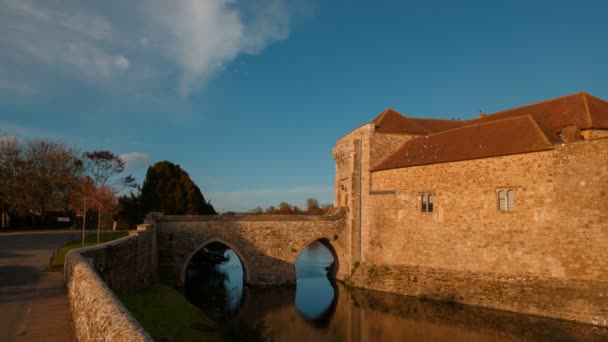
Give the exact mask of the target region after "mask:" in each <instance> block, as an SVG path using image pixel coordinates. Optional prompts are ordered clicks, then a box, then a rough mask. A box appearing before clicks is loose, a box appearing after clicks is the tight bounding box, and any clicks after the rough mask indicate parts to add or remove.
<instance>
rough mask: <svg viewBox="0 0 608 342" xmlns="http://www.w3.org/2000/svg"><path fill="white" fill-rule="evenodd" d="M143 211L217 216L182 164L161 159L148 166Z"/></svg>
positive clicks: (143, 192)
mask: <svg viewBox="0 0 608 342" xmlns="http://www.w3.org/2000/svg"><path fill="white" fill-rule="evenodd" d="M141 205H142V211H143V212H144V213H149V212H152V211H159V212H162V213H164V214H167V215H216V214H217V212H216V211H215V209H213V206H212V205H211V203H210V202H207V201H205V197H204V196H203V194H202V192H201V190H200V189H199V187H198V186H197V185H196V184H195V183H194V182H193V181H192V179H190V176H189V175H188V173H187V172H186V171H184V170H183V169H182V168H181V167H180V166H179V165H176V164H173V163H171V162H169V161H161V162H158V163H156V164H154V165H152V166H150V167H149V168H148V172H147V173H146V179H145V181H144V184H143V186H142V189H141Z"/></svg>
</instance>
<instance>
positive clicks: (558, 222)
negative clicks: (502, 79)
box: [333, 93, 608, 326]
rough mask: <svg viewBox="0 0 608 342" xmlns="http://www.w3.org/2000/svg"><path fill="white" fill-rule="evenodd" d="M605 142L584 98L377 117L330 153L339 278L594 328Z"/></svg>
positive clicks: (607, 222)
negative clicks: (341, 245)
mask: <svg viewBox="0 0 608 342" xmlns="http://www.w3.org/2000/svg"><path fill="white" fill-rule="evenodd" d="M590 108H591V109H593V110H594V111H591V110H590ZM520 114H521V116H518V115H520ZM528 114H530V115H528ZM494 117H496V118H497V119H495V120H496V121H492V120H494V119H493V118H494ZM562 127H566V128H564V129H563V132H562V131H560V130H561V129H562ZM498 129H500V130H498ZM460 131H462V132H464V133H463V134H460V135H459V132H460ZM471 134H477V136H471ZM445 137H456V138H458V140H459V141H456V140H449V139H447V138H445ZM607 138H608V103H606V102H603V101H602V100H599V99H597V98H593V97H591V96H589V95H587V94H584V93H580V94H575V95H570V96H567V97H564V98H559V99H555V100H550V101H546V102H543V103H539V104H534V105H530V106H525V107H521V108H518V109H514V110H508V111H505V112H501V113H497V114H493V115H482V116H481V117H480V119H478V120H470V121H469V122H467V121H452V122H449V121H448V120H433V119H415V118H405V117H402V116H400V115H399V114H398V113H395V112H394V111H391V110H388V111H386V112H384V113H382V114H381V115H380V116H379V117H378V118H377V119H376V120H374V121H373V122H371V123H369V124H366V125H363V126H361V127H359V128H357V129H356V130H354V131H353V132H351V133H350V134H348V135H346V136H345V137H343V138H341V139H340V140H338V142H337V143H336V147H335V148H334V151H333V153H334V158H335V160H336V183H335V194H336V195H335V205H340V206H346V207H348V209H349V214H350V218H349V219H348V221H347V224H348V225H349V227H348V229H349V230H351V231H352V236H353V250H352V254H351V255H352V262H353V264H354V265H359V267H358V268H357V269H356V272H354V274H353V276H352V278H351V279H350V282H351V284H353V285H354V286H357V287H364V288H370V289H375V290H381V291H386V292H394V293H400V294H405V295H412V296H421V297H427V298H434V299H439V300H446V301H451V302H460V303H466V304H472V305H478V306H485V307H491V308H497V309H502V310H508V311H514V312H522V313H528V314H534V315H541V316H549V317H554V318H560V319H567V320H572V321H578V322H584V323H591V324H597V325H602V326H608V252H607V251H608V139H607ZM500 139H504V140H503V141H501V140H500ZM470 141H475V144H478V145H479V146H477V145H474V144H473V143H469V142H470ZM477 141H479V142H477ZM467 144H468V145H467ZM513 146H515V147H513ZM514 148H519V149H520V151H517V150H515V151H513V149H514ZM434 158H437V159H438V160H440V161H441V162H433V160H434ZM501 189H508V190H512V191H513V193H514V208H513V210H500V208H499V203H498V201H499V199H498V191H500V190H501ZM422 194H432V195H433V202H434V203H433V206H434V207H433V211H432V212H422V208H421V206H422V197H421V196H422Z"/></svg>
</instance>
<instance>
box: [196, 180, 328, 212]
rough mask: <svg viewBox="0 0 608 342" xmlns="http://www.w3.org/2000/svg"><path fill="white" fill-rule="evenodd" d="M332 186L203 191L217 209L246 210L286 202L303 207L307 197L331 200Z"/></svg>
mask: <svg viewBox="0 0 608 342" xmlns="http://www.w3.org/2000/svg"><path fill="white" fill-rule="evenodd" d="M333 190H334V189H333V188H332V187H328V186H327V187H326V186H298V187H290V188H285V189H247V190H239V191H211V192H204V196H205V199H207V200H211V204H213V206H214V208H215V209H216V210H219V211H228V210H233V211H248V210H251V209H254V208H255V207H262V208H267V207H269V206H271V205H272V206H277V205H278V204H279V203H280V202H288V203H291V204H294V205H297V206H300V207H304V205H305V201H306V199H307V198H311V197H313V198H317V199H318V200H319V201H320V202H321V203H331V202H332V201H333Z"/></svg>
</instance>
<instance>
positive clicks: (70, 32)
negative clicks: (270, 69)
mask: <svg viewBox="0 0 608 342" xmlns="http://www.w3.org/2000/svg"><path fill="white" fill-rule="evenodd" d="M290 1H292V0H257V1H255V3H253V2H248V1H235V0H181V1H165V0H142V1H139V2H116V3H113V4H112V6H108V5H107V3H106V2H98V3H95V2H87V1H80V0H64V1H61V2H40V1H34V0H0V71H5V72H6V73H8V75H9V77H10V78H11V79H12V80H13V81H16V80H21V79H24V78H23V77H22V76H23V73H26V72H28V71H27V70H31V71H30V72H32V73H34V72H36V73H37V74H36V75H41V76H43V75H44V73H45V72H46V73H51V74H52V73H60V74H63V75H65V76H68V77H72V78H75V79H76V80H78V81H79V82H85V83H87V84H93V85H95V86H100V87H104V88H107V89H112V88H115V87H114V86H115V85H116V84H120V85H125V82H130V83H134V84H135V85H134V87H135V88H137V87H149V85H150V84H158V85H159V87H160V86H161V85H162V82H165V81H166V80H167V79H176V80H178V81H177V82H178V83H177V84H175V85H174V87H175V88H176V89H179V91H180V92H181V93H182V94H183V95H187V94H190V93H191V92H192V91H194V90H196V89H199V88H200V87H201V86H203V85H204V84H205V82H207V81H208V80H209V79H210V78H212V77H213V76H214V75H216V74H217V73H218V72H220V71H222V70H223V69H224V67H225V66H226V65H227V64H229V63H230V62H232V61H233V60H234V59H235V58H236V57H238V56H239V55H241V54H256V53H259V52H261V51H262V50H263V49H264V48H265V47H266V46H268V45H269V44H271V43H273V42H276V41H280V40H284V39H286V38H287V36H288V32H289V26H290V24H291V20H292V17H293V7H294V5H295V2H293V3H290ZM31 65H36V66H37V67H36V68H34V69H31V68H28V67H30V66H31ZM3 68H5V69H6V70H2V69H3ZM9 70H13V71H10V72H8V71H9ZM14 70H17V71H14ZM41 71H42V72H41ZM167 73H172V74H174V76H177V77H170V78H168V77H167ZM49 77H51V76H49ZM25 79H36V77H31V76H30V77H25Z"/></svg>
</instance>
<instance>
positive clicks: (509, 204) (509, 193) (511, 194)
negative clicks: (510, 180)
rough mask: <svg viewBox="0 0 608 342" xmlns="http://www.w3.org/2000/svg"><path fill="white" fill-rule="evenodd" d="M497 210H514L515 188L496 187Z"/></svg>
mask: <svg viewBox="0 0 608 342" xmlns="http://www.w3.org/2000/svg"><path fill="white" fill-rule="evenodd" d="M497 197H498V210H500V211H512V210H515V190H514V189H498V191H497Z"/></svg>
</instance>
